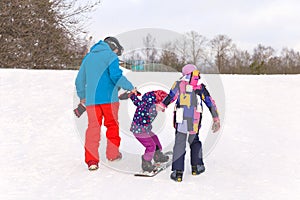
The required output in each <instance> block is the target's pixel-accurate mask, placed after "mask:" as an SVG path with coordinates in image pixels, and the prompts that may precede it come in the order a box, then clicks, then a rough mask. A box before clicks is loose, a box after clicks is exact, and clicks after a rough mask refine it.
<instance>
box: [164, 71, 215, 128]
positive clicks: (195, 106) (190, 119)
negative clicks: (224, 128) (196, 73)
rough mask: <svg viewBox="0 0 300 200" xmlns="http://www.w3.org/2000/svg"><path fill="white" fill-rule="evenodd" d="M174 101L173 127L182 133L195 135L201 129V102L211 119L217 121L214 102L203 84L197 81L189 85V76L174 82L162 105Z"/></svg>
mask: <svg viewBox="0 0 300 200" xmlns="http://www.w3.org/2000/svg"><path fill="white" fill-rule="evenodd" d="M175 100H177V101H176V106H175V111H174V127H175V128H176V129H177V131H179V132H182V133H190V134H196V133H198V132H199V129H200V127H201V118H202V112H203V106H202V102H204V103H205V104H206V106H207V107H208V109H209V111H210V113H211V115H212V117H213V118H216V119H218V118H219V115H218V111H217V106H216V104H215V101H214V100H213V99H212V97H211V96H210V94H209V92H208V90H207V89H206V87H205V85H204V84H203V83H201V84H199V83H198V79H197V80H195V81H194V83H192V84H191V79H190V75H187V76H186V77H184V78H182V79H181V80H179V81H176V82H175V83H174V84H173V86H172V88H171V90H170V92H169V94H168V96H167V97H166V98H165V99H164V100H163V102H162V104H163V105H164V106H166V107H167V106H168V105H169V104H170V103H171V102H173V101H175Z"/></svg>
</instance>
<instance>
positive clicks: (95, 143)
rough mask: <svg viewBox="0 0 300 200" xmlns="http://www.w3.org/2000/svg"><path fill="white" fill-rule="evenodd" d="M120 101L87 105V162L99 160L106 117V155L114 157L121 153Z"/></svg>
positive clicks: (108, 157)
mask: <svg viewBox="0 0 300 200" xmlns="http://www.w3.org/2000/svg"><path fill="white" fill-rule="evenodd" d="M119 105H120V104H119V102H116V103H110V104H101V105H92V106H87V107H86V110H87V116H88V128H87V130H86V133H85V145H84V149H85V162H86V163H87V164H88V162H89V161H96V162H99V152H98V148H99V145H100V137H101V133H100V131H101V125H102V120H103V119H104V126H106V128H107V131H106V138H107V146H106V157H107V159H114V158H116V157H118V155H119V146H120V141H121V138H120V136H119V122H118V111H119Z"/></svg>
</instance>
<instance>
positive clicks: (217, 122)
mask: <svg viewBox="0 0 300 200" xmlns="http://www.w3.org/2000/svg"><path fill="white" fill-rule="evenodd" d="M220 127H221V125H220V120H219V119H218V118H217V119H214V123H213V125H212V128H211V129H212V131H213V133H215V132H217V131H218V130H219V129H220Z"/></svg>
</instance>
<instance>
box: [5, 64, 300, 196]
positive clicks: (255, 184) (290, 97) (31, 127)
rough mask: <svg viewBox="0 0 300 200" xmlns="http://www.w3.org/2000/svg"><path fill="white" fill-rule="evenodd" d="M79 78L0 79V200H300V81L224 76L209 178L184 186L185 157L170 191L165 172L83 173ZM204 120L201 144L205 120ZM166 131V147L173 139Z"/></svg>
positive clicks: (187, 178)
mask: <svg viewBox="0 0 300 200" xmlns="http://www.w3.org/2000/svg"><path fill="white" fill-rule="evenodd" d="M76 73H77V72H76V71H49V70H42V71H34V70H17V69H1V70H0V100H1V103H0V111H1V114H0V157H1V160H0V199H5V200H8V199H72V200H73V199H78V200H81V199H85V200H86V199H130V200H133V199H151V200H153V199H205V200H215V199H220V200H224V199H238V200H244V199H245V200H246V199H255V200H258V199H262V200H266V199H271V200H281V199H291V200H293V199H300V192H299V188H300V168H299V166H300V156H299V155H300V150H299V144H300V126H299V113H300V101H299V99H300V93H299V86H300V76H299V75H290V76H284V75H283V76H279V75H276V76H237V75H223V76H221V80H222V83H223V86H224V91H225V102H226V111H224V112H226V113H223V114H224V116H226V117H225V121H223V123H222V125H223V130H222V133H219V134H221V135H220V137H219V138H218V142H217V144H216V145H215V146H214V148H212V149H211V151H210V153H207V154H206V157H205V164H206V168H207V171H206V172H205V173H204V174H203V175H200V176H197V177H194V176H191V175H190V169H189V158H188V156H186V171H185V174H184V180H183V182H182V183H175V182H173V181H171V180H170V179H169V174H170V168H169V169H167V170H166V171H164V172H162V173H160V174H159V175H157V176H156V177H155V178H140V177H134V176H133V175H132V174H130V173H122V172H120V171H119V170H114V169H112V168H111V167H109V166H107V165H106V164H105V165H101V166H100V169H99V170H98V171H95V172H90V171H88V170H87V167H86V165H85V163H84V156H83V155H84V151H83V146H82V137H81V133H80V127H79V126H78V124H77V122H76V120H75V118H74V116H73V113H72V110H73V108H74V105H75V104H76V102H75V101H74V79H75V76H76ZM133 75H135V74H133ZM136 75H137V76H138V75H140V74H136ZM164 75H166V76H173V75H174V74H167V73H165V74H164ZM204 77H205V75H204ZM208 86H209V85H208ZM211 93H212V94H215V95H217V94H216V92H214V90H212V91H211ZM217 99H218V98H217ZM217 104H218V101H217ZM129 108H130V106H129ZM130 109H131V108H130ZM132 109H133V107H132ZM171 109H172V108H171ZM171 109H170V110H171ZM129 112H132V110H129ZM168 112H171V111H168ZM225 114H226V115H225ZM129 115H130V113H129ZM163 116H164V117H165V118H164V119H166V121H171V118H172V117H171V116H170V115H168V113H166V114H165V115H163ZM205 118H206V120H207V123H206V124H208V125H206V127H205V126H204V127H203V130H204V131H203V135H205V134H206V132H207V131H206V130H209V125H210V124H209V123H210V121H209V118H210V116H209V113H208V112H206V116H205ZM81 120H84V117H83V118H82V119H81ZM121 123H124V121H122V122H121ZM204 123H205V122H204ZM125 127H126V126H125ZM164 127H165V128H164V130H162V131H160V132H162V133H165V134H170V136H168V137H165V136H164V135H165V134H160V137H161V138H162V140H163V143H164V144H165V145H166V146H168V145H171V144H169V143H171V142H172V139H173V138H172V134H173V132H174V131H173V130H172V129H171V128H170V127H168V124H167V125H165V126H164ZM170 129H171V130H170ZM78 133H79V134H78ZM207 134H210V133H207ZM203 135H202V136H201V137H202V139H203V140H205V139H206V137H207V136H203ZM129 138H130V137H129ZM168 141H170V142H168ZM122 142H123V143H122V146H121V147H122V150H123V151H125V150H126V151H129V150H130V149H128V148H129V146H131V147H132V146H134V147H133V148H134V149H137V151H138V152H137V154H139V153H140V151H142V150H143V149H142V148H141V147H139V146H138V145H139V143H138V142H136V141H134V140H132V141H131V140H130V139H126V138H124V139H123V138H122ZM129 143H130V144H131V145H128V144H129ZM204 143H205V142H204ZM135 145H136V146H135ZM124 159H125V158H124ZM121 162H122V161H120V163H121ZM124 162H125V160H124Z"/></svg>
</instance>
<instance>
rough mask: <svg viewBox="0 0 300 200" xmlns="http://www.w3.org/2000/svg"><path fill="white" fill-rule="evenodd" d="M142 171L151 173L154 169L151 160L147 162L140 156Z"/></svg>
mask: <svg viewBox="0 0 300 200" xmlns="http://www.w3.org/2000/svg"><path fill="white" fill-rule="evenodd" d="M142 169H143V171H147V172H152V171H153V170H154V169H155V166H154V165H152V162H151V160H150V161H147V160H145V159H144V157H143V156H142Z"/></svg>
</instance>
